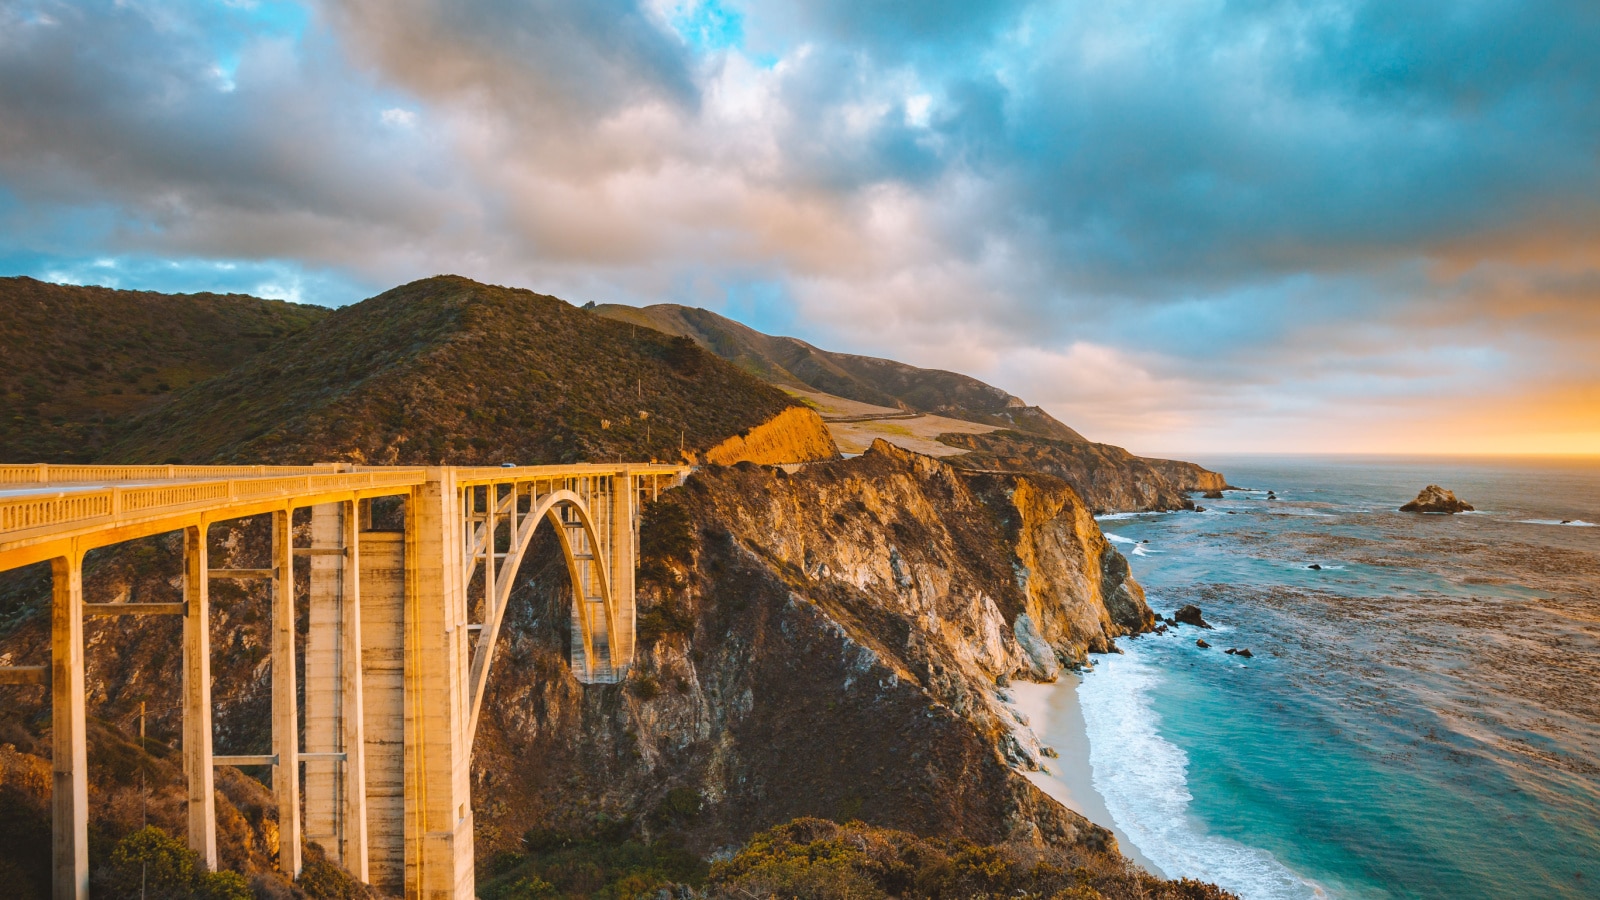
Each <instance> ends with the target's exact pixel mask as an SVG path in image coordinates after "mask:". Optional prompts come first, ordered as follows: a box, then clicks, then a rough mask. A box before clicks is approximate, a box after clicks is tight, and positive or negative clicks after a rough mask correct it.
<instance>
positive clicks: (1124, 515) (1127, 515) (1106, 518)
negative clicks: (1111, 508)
mask: <svg viewBox="0 0 1600 900" xmlns="http://www.w3.org/2000/svg"><path fill="white" fill-rule="evenodd" d="M1159 515H1161V513H1159V512H1119V513H1106V514H1105V515H1103V516H1095V517H1094V520H1095V521H1096V522H1114V521H1117V520H1118V519H1137V518H1138V517H1140V516H1159Z"/></svg>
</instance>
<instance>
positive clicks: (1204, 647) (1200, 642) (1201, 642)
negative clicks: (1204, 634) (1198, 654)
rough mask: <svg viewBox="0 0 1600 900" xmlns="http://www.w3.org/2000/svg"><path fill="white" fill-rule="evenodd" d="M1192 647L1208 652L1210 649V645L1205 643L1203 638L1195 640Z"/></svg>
mask: <svg viewBox="0 0 1600 900" xmlns="http://www.w3.org/2000/svg"><path fill="white" fill-rule="evenodd" d="M1194 645H1195V646H1196V647H1199V648H1200V649H1201V650H1210V649H1211V645H1210V644H1208V643H1206V639H1205V638H1200V639H1198V640H1196V641H1195V642H1194Z"/></svg>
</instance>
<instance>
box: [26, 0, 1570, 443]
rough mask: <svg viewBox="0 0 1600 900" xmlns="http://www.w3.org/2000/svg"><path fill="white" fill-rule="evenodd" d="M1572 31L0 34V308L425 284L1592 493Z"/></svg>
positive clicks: (1144, 17)
mask: <svg viewBox="0 0 1600 900" xmlns="http://www.w3.org/2000/svg"><path fill="white" fill-rule="evenodd" d="M1597 46H1600V6H1597V5H1596V4H1594V3H1592V2H1590V3H1582V2H1568V0H1550V2H1537V3H1515V2H1510V0H1503V2H1465V3H1456V4H1448V5H1440V4H1432V3H1422V2H1401V3H1392V2H1377V0H1370V2H1360V0H1311V2H1298V3H1289V2H1282V3H1279V2H1265V3H1257V4H1248V5H1245V6H1243V7H1241V6H1239V5H1237V4H1200V3H1183V4H1173V3H1168V2H1156V0H1137V2H1131V3H1127V4H1117V5H1110V6H1106V5H1097V4H1075V3H1069V2H1063V0H1037V2H1034V0H1001V2H994V3H962V2H955V0H929V2H924V3H917V4H900V3H870V2H867V3H863V2H844V0H820V2H794V0H598V2H585V3H566V2H558V0H533V2H523V0H519V2H501V0H474V2H470V3H454V2H445V0H305V2H277V0H260V2H249V3H230V4H212V3H202V2H176V3H156V2H144V0H131V2H119V3H113V2H88V3H67V2H55V0H20V2H15V3H10V4H7V5H6V6H5V7H4V8H3V9H0V223H3V226H0V274H5V275H29V276H32V277H35V278H40V279H44V280H51V281H60V282H71V283H79V284H102V285H107V286H112V287H121V288H135V289H149V290H161V291H216V292H229V291H237V292H243V293H251V294H256V295H260V296H269V297H279V298H284V299H292V300H297V301H301V302H312V303H321V304H327V305H342V304H346V303H350V302H354V301H357V300H360V299H362V298H364V297H367V296H370V295H373V294H376V293H379V292H381V291H383V290H386V289H388V288H390V287H393V286H395V285H397V284H400V283H404V282H407V281H411V280H414V279H416V278H421V277H427V276H430V275H434V274H440V273H455V274H460V275H464V276H467V277H470V278H475V279H478V280H481V281H486V282H490V283H497V284H508V285H514V286H517V287H526V288H530V289H533V290H536V291H540V292H543V293H550V294H555V295H557V296H560V297H562V298H564V299H567V300H569V301H571V302H574V303H578V304H581V303H584V302H587V301H594V302H597V303H630V304H635V305H645V304H651V303H681V304H686V305H691V306H701V307H705V308H708V309H712V310H714V311H717V312H719V313H722V314H724V315H727V316H729V317H731V318H734V319H737V320H739V321H742V322H744V323H746V324H748V325H750V326H752V327H754V328H756V329H758V330H761V331H765V332H768V333H774V334H788V335H793V336H796V337H799V338H802V339H805V340H808V341H810V342H812V343H814V344H816V345H818V346H821V347H824V348H827V349H830V350H839V351H844V352H850V353H859V354H867V355H872V356H882V357H889V358H893V359H898V360H901V361H903V362H907V363H911V364H914V365H919V366H926V367H933V368H941V369H950V370H954V371H959V372H963V373H966V374H970V375H973V376H975V377H978V378H980V379H983V380H984V381H987V382H990V383H992V384H995V385H997V386H999V387H1001V388H1004V389H1005V390H1007V391H1010V392H1011V393H1013V394H1016V395H1017V396H1020V397H1022V398H1024V399H1025V400H1026V401H1028V402H1029V403H1034V404H1038V405H1040V406H1043V407H1044V408H1046V409H1047V410H1048V411H1050V412H1051V413H1052V414H1053V415H1055V416H1056V417H1057V418H1059V419H1061V420H1062V421H1064V422H1066V423H1067V424H1069V425H1071V426H1072V427H1074V428H1076V429H1077V430H1078V431H1080V432H1082V433H1083V434H1084V435H1086V436H1088V437H1089V438H1090V439H1092V440H1097V441H1104V442H1108V443H1114V444H1119V445H1122V446H1126V447H1128V448H1129V449H1131V450H1134V451H1135V452H1146V453H1155V452H1163V453H1170V454H1175V455H1184V454H1205V453H1229V452H1293V453H1379V454H1468V455H1486V454H1492V455H1600V152H1597V149H1596V148H1600V54H1597V53H1595V52H1594V48H1595V47H1597Z"/></svg>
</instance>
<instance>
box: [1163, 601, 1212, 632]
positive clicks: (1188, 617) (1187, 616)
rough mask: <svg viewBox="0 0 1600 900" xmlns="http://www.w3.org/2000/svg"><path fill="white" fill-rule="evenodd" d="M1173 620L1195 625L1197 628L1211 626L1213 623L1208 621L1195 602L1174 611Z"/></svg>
mask: <svg viewBox="0 0 1600 900" xmlns="http://www.w3.org/2000/svg"><path fill="white" fill-rule="evenodd" d="M1172 621H1174V622H1177V623H1180V624H1183V625H1193V626H1195V627H1196V628H1210V627H1211V623H1210V622H1207V621H1206V620H1205V619H1204V618H1203V617H1202V616H1201V615H1200V607H1198V606H1195V605H1194V604H1193V603H1190V604H1187V605H1186V606H1184V607H1183V608H1182V609H1179V610H1178V611H1177V612H1175V613H1173V614H1172Z"/></svg>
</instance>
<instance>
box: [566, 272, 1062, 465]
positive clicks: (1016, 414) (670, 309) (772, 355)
mask: <svg viewBox="0 0 1600 900" xmlns="http://www.w3.org/2000/svg"><path fill="white" fill-rule="evenodd" d="M593 311H594V312H595V313H597V314H598V315H601V316H604V317H606V318H609V319H615V320H617V321H619V322H629V323H632V324H636V325H642V326H645V327H647V328H654V329H656V330H658V331H664V332H666V333H667V334H673V335H683V336H687V337H690V338H693V339H694V341H695V342H696V343H698V344H699V345H700V346H702V347H704V348H706V349H707V350H710V351H711V352H712V353H715V354H716V355H718V356H720V357H722V358H723V359H726V360H728V361H729V362H732V363H734V364H736V365H738V366H739V367H740V368H742V369H744V370H745V371H747V372H750V373H752V374H754V375H756V376H757V377H759V378H761V379H763V380H765V381H769V382H772V383H773V384H777V385H784V386H789V387H798V388H809V389H811V390H815V391H821V392H822V393H825V394H833V395H835V396H839V397H843V398H845V399H847V400H855V401H858V402H861V403H871V404H874V405H877V406H888V407H898V408H901V409H905V410H914V411H916V412H924V413H934V414H937V415H941V416H949V417H950V418H953V419H962V420H965V421H968V422H978V423H981V424H984V425H994V426H996V427H1000V428H1014V429H1017V430H1019V431H1026V432H1031V433H1033V434H1039V435H1042V436H1044V437H1049V438H1054V439H1057V440H1068V441H1081V440H1083V439H1084V438H1083V436H1082V435H1080V434H1078V433H1077V432H1076V431H1073V430H1072V429H1071V428H1068V427H1067V426H1066V425H1063V424H1061V423H1060V422H1058V421H1056V420H1055V419H1054V418H1052V417H1051V416H1050V414H1049V413H1047V412H1045V411H1044V410H1042V409H1040V408H1038V407H1037V406H1029V405H1027V403H1025V402H1024V401H1022V400H1021V399H1019V398H1017V397H1013V396H1012V395H1010V394H1008V393H1006V392H1005V391H1002V390H1001V389H999V388H997V387H994V386H993V385H988V384H984V383H983V382H981V381H979V380H978V379H976V378H970V377H968V376H966V375H961V374H958V373H955V372H946V371H944V370H942V369H921V368H918V367H916V366H909V365H906V364H905V363H901V362H895V361H894V360H891V359H878V358H876V357H871V356H854V355H851V354H849V353H834V352H832V351H828V350H822V349H819V348H817V347H814V346H812V345H811V344H808V343H806V342H805V341H802V340H799V339H798V338H792V337H779V336H774V335H769V334H762V333H761V332H759V331H756V330H755V329H753V328H750V327H749V326H746V325H742V324H740V323H738V322H735V321H733V320H732V319H728V318H725V317H723V316H719V315H717V314H716V313H714V312H710V311H709V310H704V309H696V308H694V307H688V306H679V305H677V304H673V303H659V304H656V305H654V306H646V307H634V306H621V305H617V304H606V305H603V306H596V307H594V308H593Z"/></svg>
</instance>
